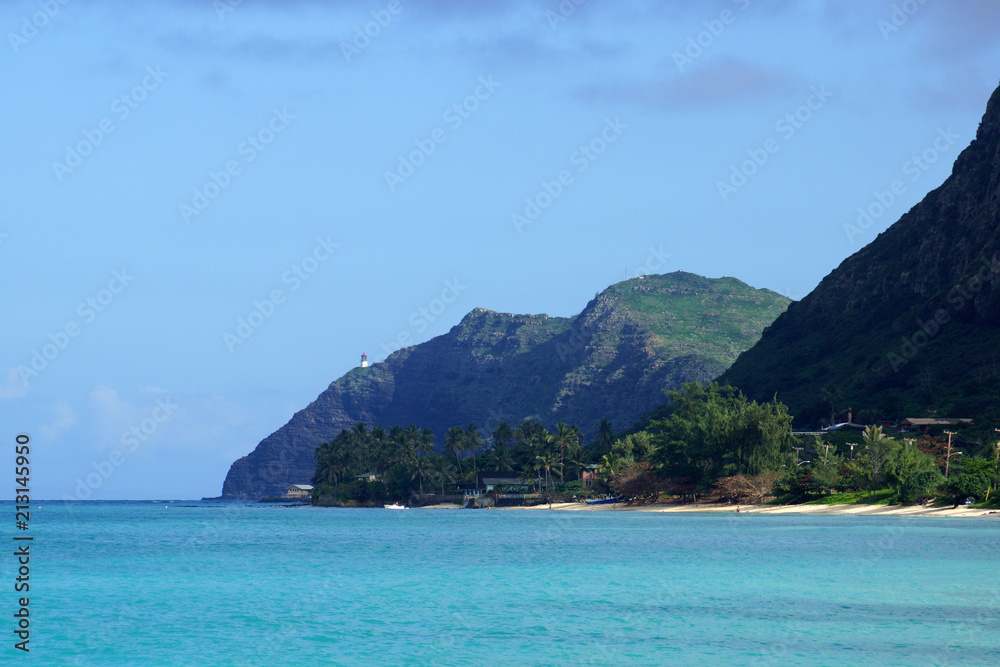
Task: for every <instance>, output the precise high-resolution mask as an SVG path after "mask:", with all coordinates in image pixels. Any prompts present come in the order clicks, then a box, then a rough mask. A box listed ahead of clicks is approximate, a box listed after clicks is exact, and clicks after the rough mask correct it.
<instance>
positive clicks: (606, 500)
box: [583, 498, 621, 505]
mask: <svg viewBox="0 0 1000 667" xmlns="http://www.w3.org/2000/svg"><path fill="white" fill-rule="evenodd" d="M620 500H621V498H602V499H601V500H591V499H589V498H587V499H586V500H584V501H583V502H585V503H587V504H588V505H610V504H612V503H617V502H619V501H620Z"/></svg>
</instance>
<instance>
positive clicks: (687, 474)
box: [648, 382, 794, 489]
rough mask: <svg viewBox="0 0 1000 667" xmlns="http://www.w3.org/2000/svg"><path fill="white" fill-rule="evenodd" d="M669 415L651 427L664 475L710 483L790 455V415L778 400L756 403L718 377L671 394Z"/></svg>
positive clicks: (774, 466) (777, 463)
mask: <svg viewBox="0 0 1000 667" xmlns="http://www.w3.org/2000/svg"><path fill="white" fill-rule="evenodd" d="M668 397H669V399H670V404H669V410H670V412H669V416H668V417H667V418H666V419H660V420H655V421H653V422H652V424H651V425H650V428H649V429H648V432H649V434H650V438H651V440H652V444H653V447H654V448H655V450H654V451H653V452H652V454H651V455H650V460H651V461H652V462H653V463H654V464H655V466H656V468H657V470H659V471H660V473H661V474H664V475H667V476H671V477H675V478H690V479H691V480H693V481H694V482H695V483H696V484H697V486H698V487H700V488H703V489H704V488H708V487H709V486H711V484H712V483H713V482H714V481H715V480H717V479H719V478H720V477H726V476H730V475H737V474H742V475H750V476H752V475H757V474H760V473H761V472H768V471H778V470H780V469H781V468H782V467H783V466H784V465H786V464H787V462H788V460H789V455H788V453H789V451H790V450H791V445H792V443H793V441H794V438H793V437H792V435H791V424H792V418H791V416H790V415H789V414H788V410H787V408H786V407H785V406H784V405H783V404H781V403H779V402H778V401H777V400H772V401H771V402H769V403H757V402H756V401H751V400H749V399H747V397H746V396H744V395H743V393H742V392H740V391H739V390H738V389H736V388H734V387H730V386H720V385H718V384H716V383H715V382H712V383H709V384H707V385H700V384H698V383H695V382H692V383H688V384H685V385H684V387H683V388H682V389H681V390H679V391H672V392H669V393H668Z"/></svg>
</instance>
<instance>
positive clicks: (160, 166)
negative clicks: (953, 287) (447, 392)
mask: <svg viewBox="0 0 1000 667" xmlns="http://www.w3.org/2000/svg"><path fill="white" fill-rule="evenodd" d="M577 2H579V0H576V1H575V2H574V0H566V1H565V2H562V3H561V4H560V3H559V2H556V1H555V0H536V1H521V2H514V1H509V2H506V1H503V0H495V1H491V2H466V1H459V0H436V1H432V2H406V1H405V0H398V2H388V1H386V2H372V3H359V2H352V3H347V2H322V3H321V2H304V1H301V2H296V1H284V2H276V1H272V2H264V1H255V0H244V1H243V2H236V0H228V1H227V0H219V1H218V2H214V3H213V2H212V1H210V0H203V1H198V2H195V1H193V0H188V1H181V0H176V1H173V2H169V1H166V0H160V1H158V2H149V3H125V2H109V1H104V2H101V1H94V2H82V1H81V0H65V1H63V2H60V1H59V0H41V1H39V0H35V1H34V2H27V1H4V2H0V28H2V33H3V35H4V44H3V45H0V54H2V55H0V59H2V66H0V84H2V89H3V90H5V91H8V93H7V94H6V95H5V100H6V102H5V104H4V105H3V106H4V113H5V117H6V121H7V122H6V127H5V129H6V131H5V132H4V137H3V141H2V146H3V160H4V164H5V168H4V171H3V179H2V180H0V198H2V199H0V200H2V202H3V204H4V206H3V211H2V214H0V272H2V283H0V284H2V285H3V287H2V292H0V299H2V303H3V312H4V314H5V319H6V322H7V324H6V325H5V326H4V333H3V337H2V347H0V353H2V355H0V373H2V375H0V419H2V424H3V429H2V433H0V437H3V438H6V439H7V440H8V441H10V443H11V444H13V441H14V438H15V435H16V434H17V433H22V432H23V433H28V434H30V436H31V438H32V444H33V453H34V456H33V458H32V485H33V494H34V496H35V497H37V498H60V497H89V498H107V499H111V498H154V497H157V498H165V497H169V498H196V497H201V496H209V495H218V493H219V492H220V490H221V486H222V480H223V478H224V476H225V474H226V472H227V470H228V467H229V464H230V463H231V462H232V461H233V460H234V459H236V458H238V457H239V456H242V455H244V454H246V453H248V452H249V451H251V450H252V449H253V447H254V446H255V445H256V444H257V442H259V441H260V440H261V439H262V438H264V437H265V436H267V435H268V434H269V433H271V432H272V431H273V430H275V429H276V428H278V427H280V426H281V425H282V424H284V423H285V422H286V421H287V420H288V419H289V418H290V417H291V415H292V414H293V413H294V412H295V411H296V410H298V409H301V408H302V407H304V406H305V405H306V404H308V402H310V401H311V400H312V399H314V398H315V397H316V395H317V394H319V393H320V392H321V391H322V390H323V389H324V388H325V387H326V386H327V384H328V383H329V382H331V381H332V380H334V379H336V378H337V377H339V376H340V375H342V374H343V373H344V372H346V371H347V370H348V369H350V368H351V367H352V366H354V365H356V364H357V362H358V360H359V357H360V354H361V353H362V352H367V353H368V355H369V357H370V358H372V359H375V360H378V359H381V358H384V356H385V354H386V350H391V349H393V347H394V344H395V341H398V340H403V341H408V342H410V343H415V342H420V341H423V340H427V339H429V338H431V337H432V336H435V335H439V334H442V333H444V332H446V331H447V330H448V329H449V328H450V327H452V326H454V325H455V324H456V323H457V322H459V321H460V320H461V318H462V317H463V315H464V314H465V313H467V312H468V311H470V310H472V309H473V308H475V307H483V308H489V309H493V310H499V311H506V312H519V313H542V312H544V313H548V314H550V315H572V314H574V313H577V312H579V311H580V310H581V309H582V308H583V307H584V305H586V303H587V301H588V300H589V299H590V298H592V297H593V296H594V294H596V293H597V292H599V291H601V290H602V289H604V288H605V287H607V286H608V285H610V284H612V283H614V282H617V281H619V280H622V279H624V278H626V277H630V276H634V275H636V274H637V273H642V272H657V273H661V272H668V271H675V270H678V269H683V270H685V271H691V272H694V273H699V274H702V275H707V276H711V277H719V276H735V277H737V278H739V279H741V280H743V281H745V282H747V283H749V284H751V285H753V286H756V287H766V288H770V289H773V290H775V291H777V292H781V293H783V294H786V295H788V296H791V297H792V298H802V297H803V296H804V295H805V294H807V293H808V292H809V291H810V290H811V289H812V288H813V287H815V285H816V284H817V283H818V282H819V280H820V279H821V278H822V277H823V276H824V275H826V274H827V273H829V272H830V271H831V270H832V269H834V268H835V267H836V266H837V265H838V264H839V263H840V262H841V261H843V260H844V259H845V258H846V257H847V256H849V255H850V254H852V253H853V252H855V251H856V250H858V249H860V248H861V247H862V246H863V245H865V244H866V243H868V242H870V241H871V240H872V239H873V238H874V237H875V236H876V235H877V234H878V233H879V232H880V231H882V230H883V229H885V228H886V227H888V226H889V225H890V224H891V223H892V222H894V221H895V220H897V219H898V218H899V216H900V215H902V214H903V213H904V212H905V211H906V210H908V209H909V207H911V206H912V205H913V204H915V203H916V202H918V201H919V200H920V199H921V198H922V197H923V196H924V195H925V194H926V193H927V192H928V191H930V190H931V189H933V188H935V187H937V186H938V185H940V183H941V182H942V181H943V180H944V179H945V178H946V177H947V176H948V174H949V173H950V169H951V164H952V161H953V160H954V158H955V157H956V156H957V155H958V153H959V151H960V150H961V149H962V148H964V147H965V146H966V145H968V143H969V142H970V141H971V140H972V139H973V137H974V135H975V130H976V127H977V124H978V122H979V119H980V117H981V115H982V112H983V110H984V108H985V103H986V100H987V99H988V97H989V94H990V93H991V92H992V90H993V89H994V88H995V87H996V86H997V84H998V82H1000V57H998V56H1000V40H998V38H997V36H998V35H1000V30H998V29H997V24H998V21H1000V7H998V6H997V3H995V2H992V1H988V0H979V1H977V0H967V1H963V2H943V1H941V0H928V1H926V2H923V3H921V2H920V1H919V0H908V1H907V2H889V1H883V0H863V1H862V0H837V1H833V0H830V1H828V2H823V1H819V0H814V1H803V2H778V1H775V2H768V3H765V2H762V1H757V0H737V1H730V0H714V1H710V0H703V1H691V0H686V1H684V2H681V1H679V0H678V1H663V2H642V1H638V0H625V1H623V2H615V3H599V2H597V1H596V0H590V1H589V2H579V4H577ZM366 33H367V34H366ZM894 185H895V190H896V192H895V193H893V192H892V191H893V188H894ZM887 193H888V194H887ZM890 195H891V196H890ZM859 208H861V209H866V210H868V211H869V212H870V215H871V218H870V219H863V222H864V224H863V225H858V218H859V213H858V209H859ZM872 214H874V215H872ZM445 297H446V298H445ZM446 301H448V303H446ZM6 451H12V448H8V449H7V450H6ZM11 463H12V462H11ZM11 495H12V493H11V489H10V488H9V487H8V488H6V489H3V490H0V497H11Z"/></svg>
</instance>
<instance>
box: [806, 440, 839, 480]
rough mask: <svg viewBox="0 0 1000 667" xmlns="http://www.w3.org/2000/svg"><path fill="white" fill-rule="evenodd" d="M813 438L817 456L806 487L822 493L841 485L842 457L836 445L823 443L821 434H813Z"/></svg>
mask: <svg viewBox="0 0 1000 667" xmlns="http://www.w3.org/2000/svg"><path fill="white" fill-rule="evenodd" d="M813 438H814V440H813V448H814V449H815V450H816V456H815V457H814V463H813V465H812V468H810V470H809V477H808V479H807V481H806V488H807V490H809V491H813V492H819V493H820V494H822V493H824V492H826V491H831V490H833V489H834V488H836V487H839V486H840V483H841V479H842V478H841V476H840V464H841V457H840V455H839V454H837V448H836V447H835V446H833V445H831V444H826V443H823V442H822V441H821V440H820V438H819V436H813Z"/></svg>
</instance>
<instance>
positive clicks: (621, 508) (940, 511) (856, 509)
mask: <svg viewBox="0 0 1000 667" xmlns="http://www.w3.org/2000/svg"><path fill="white" fill-rule="evenodd" d="M736 507H737V506H736V505H714V504H713V505H662V504H661V505H642V506H637V507H627V506H625V505H624V504H621V505H587V504H585V503H580V502H576V503H552V507H551V508H549V506H548V505H535V506H533V507H497V508H496V509H498V510H503V511H506V510H522V511H539V510H541V511H546V512H548V511H552V512H587V511H590V512H660V513H672V514H718V513H727V514H736V513H737V512H736ZM739 507H740V512H739V513H740V514H815V515H830V516H906V517H914V516H918V517H958V518H963V519H970V518H987V517H990V516H993V517H994V518H997V519H1000V510H991V509H986V508H972V507H961V506H960V507H955V508H952V507H928V506H920V505H906V506H904V505H740V506H739ZM414 509H462V508H461V506H460V505H453V504H442V505H428V506H426V507H416V508H414Z"/></svg>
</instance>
